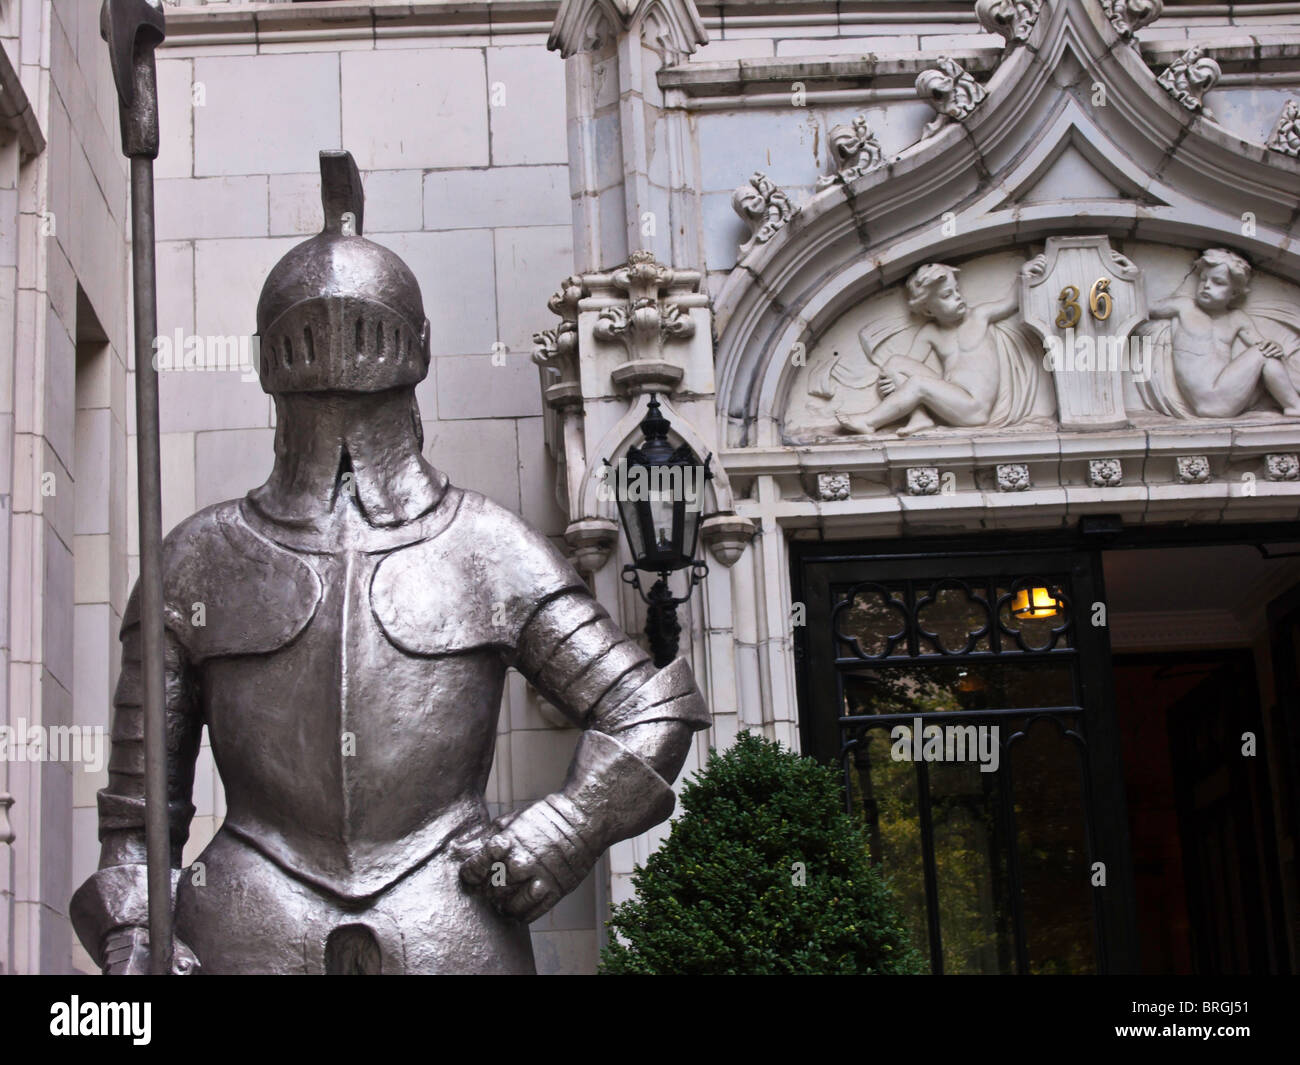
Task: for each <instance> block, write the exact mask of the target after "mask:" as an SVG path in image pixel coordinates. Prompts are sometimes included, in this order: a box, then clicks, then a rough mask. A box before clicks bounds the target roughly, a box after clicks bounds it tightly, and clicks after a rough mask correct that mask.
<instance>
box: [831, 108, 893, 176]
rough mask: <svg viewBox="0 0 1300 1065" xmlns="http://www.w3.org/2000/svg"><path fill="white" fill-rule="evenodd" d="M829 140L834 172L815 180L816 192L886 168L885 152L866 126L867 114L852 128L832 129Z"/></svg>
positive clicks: (860, 117)
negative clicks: (883, 167)
mask: <svg viewBox="0 0 1300 1065" xmlns="http://www.w3.org/2000/svg"><path fill="white" fill-rule="evenodd" d="M829 141H830V146H831V152H832V154H833V155H834V166H835V172H834V173H833V174H827V175H826V176H825V177H821V178H818V179H817V188H818V189H819V190H820V189H825V188H829V187H830V186H831V185H837V184H838V185H843V184H847V183H848V182H850V181H855V180H856V179H858V178H860V177H862V175H863V174H870V173H871V172H872V171H873V170H879V169H880V168H881V167H882V166H884V165H885V153H884V152H883V151H882V150H881V147H880V142H879V141H878V140H876V135H875V134H874V133H872V132H871V127H870V126H869V125H867V116H866V115H858V116H856V117H855V118H854V119H853V122H852V124H851V125H847V126H845V125H838V126H832V127H831V131H830V135H829Z"/></svg>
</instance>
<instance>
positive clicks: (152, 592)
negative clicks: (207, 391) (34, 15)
mask: <svg viewBox="0 0 1300 1065" xmlns="http://www.w3.org/2000/svg"><path fill="white" fill-rule="evenodd" d="M100 32H101V33H102V35H103V37H104V39H105V40H106V41H107V42H108V48H109V57H110V60H111V62H112V67H113V75H114V80H115V82H116V85H117V92H118V103H119V107H120V112H121V119H122V153H123V154H124V155H126V156H127V157H128V158H129V159H130V160H131V268H132V270H131V272H132V282H133V290H134V307H135V423H136V460H137V461H136V469H137V473H138V489H139V502H140V587H139V601H140V651H141V669H142V676H141V689H142V691H141V697H142V701H143V706H144V777H145V779H144V802H145V849H146V854H147V859H146V860H147V862H148V883H149V954H150V968H151V970H152V971H153V972H154V973H156V974H165V973H170V972H171V968H172V891H171V840H170V825H169V818H168V802H167V800H168V795H167V721H166V717H165V714H164V705H163V698H164V685H165V676H164V659H163V654H164V643H163V640H164V636H163V590H162V472H161V465H160V456H159V442H158V370H157V367H156V366H155V365H154V361H153V353H154V340H155V338H156V336H157V334H158V301H157V289H156V286H157V274H156V271H155V266H154V209H153V161H154V159H155V158H156V157H157V155H158V78H157V70H156V67H155V64H154V49H155V48H156V47H157V46H158V45H159V44H160V43H161V42H162V39H163V37H164V35H165V33H166V30H165V26H164V22H163V14H162V7H161V5H160V4H158V3H155V2H150V0H104V7H103V10H102V12H101V14H100Z"/></svg>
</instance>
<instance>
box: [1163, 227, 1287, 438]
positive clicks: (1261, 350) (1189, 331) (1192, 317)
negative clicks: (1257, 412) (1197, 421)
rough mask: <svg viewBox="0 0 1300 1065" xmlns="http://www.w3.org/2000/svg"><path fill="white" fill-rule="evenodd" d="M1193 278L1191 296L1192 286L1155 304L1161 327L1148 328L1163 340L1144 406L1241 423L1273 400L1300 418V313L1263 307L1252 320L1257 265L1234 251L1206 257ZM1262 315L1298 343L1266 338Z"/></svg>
mask: <svg viewBox="0 0 1300 1065" xmlns="http://www.w3.org/2000/svg"><path fill="white" fill-rule="evenodd" d="M1192 277H1194V287H1192V288H1191V291H1190V292H1186V291H1183V289H1184V288H1187V287H1189V286H1186V285H1184V286H1182V287H1180V289H1179V290H1178V291H1176V292H1174V293H1173V294H1172V295H1170V296H1169V297H1168V298H1167V299H1165V300H1164V301H1163V302H1160V303H1155V304H1152V306H1151V308H1150V311H1149V313H1150V315H1151V318H1152V319H1156V320H1157V321H1153V322H1149V323H1147V324H1146V325H1145V326H1142V327H1140V331H1141V332H1143V333H1146V334H1147V335H1150V336H1152V337H1153V339H1154V341H1155V359H1154V368H1153V373H1152V375H1151V379H1150V381H1147V382H1140V383H1139V384H1138V392H1139V394H1140V395H1141V396H1142V399H1143V401H1144V402H1145V403H1146V404H1147V406H1149V407H1150V408H1151V409H1152V410H1155V411H1158V412H1159V413H1161V414H1167V415H1169V416H1171V417H1176V418H1233V417H1236V416H1237V415H1239V414H1241V413H1242V412H1243V411H1245V410H1247V409H1248V408H1250V407H1253V406H1255V405H1256V404H1258V403H1259V402H1260V401H1261V400H1264V399H1265V397H1271V399H1272V400H1273V401H1274V402H1275V403H1276V404H1277V406H1279V407H1280V408H1281V409H1282V413H1283V414H1285V415H1287V416H1288V417H1300V393H1298V392H1297V390H1296V385H1295V380H1294V378H1293V375H1292V370H1291V366H1292V365H1293V364H1294V362H1295V356H1296V353H1297V351H1300V318H1298V317H1297V311H1296V308H1295V307H1286V306H1273V305H1270V304H1267V303H1265V302H1263V301H1255V302H1254V304H1253V306H1252V313H1247V312H1246V310H1244V309H1243V307H1242V304H1243V303H1244V302H1245V300H1246V297H1247V295H1248V293H1249V291H1250V280H1251V268H1250V264H1249V263H1247V262H1246V260H1245V259H1243V258H1242V257H1241V256H1240V255H1237V254H1236V253H1235V252H1232V251H1228V250H1227V249H1226V248H1210V249H1209V250H1208V251H1206V252H1204V253H1202V255H1201V256H1200V258H1198V259H1197V260H1196V262H1195V263H1194V264H1193V265H1192V275H1191V277H1189V280H1191V279H1192ZM1254 315H1259V316H1261V317H1263V318H1265V319H1268V320H1271V321H1272V322H1273V323H1275V324H1278V325H1282V326H1284V327H1285V328H1286V330H1287V331H1289V332H1290V334H1291V342H1290V343H1289V344H1284V343H1283V342H1280V341H1279V340H1277V339H1273V338H1271V337H1267V336H1265V335H1264V334H1262V333H1261V332H1260V329H1259V326H1258V324H1257V322H1256V320H1255V317H1254ZM1298 369H1300V368H1298Z"/></svg>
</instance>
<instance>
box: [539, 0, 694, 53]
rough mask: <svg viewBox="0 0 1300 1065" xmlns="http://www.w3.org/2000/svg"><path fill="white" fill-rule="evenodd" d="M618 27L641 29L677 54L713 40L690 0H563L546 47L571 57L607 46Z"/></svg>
mask: <svg viewBox="0 0 1300 1065" xmlns="http://www.w3.org/2000/svg"><path fill="white" fill-rule="evenodd" d="M602 23H604V25H605V26H606V27H607V29H606V30H602V29H601V25H602ZM614 29H619V30H634V31H637V32H639V33H640V34H641V35H642V38H643V39H644V40H645V43H646V45H647V46H648V47H650V48H653V49H655V50H656V51H659V52H663V53H671V54H672V55H673V56H676V57H681V56H687V55H690V54H692V53H693V52H694V51H695V50H696V49H697V48H698V47H699V46H700V45H702V44H706V43H707V42H708V39H709V35H708V33H707V32H706V31H705V29H704V23H702V22H701V21H700V16H699V13H698V12H697V11H696V10H695V5H694V4H693V3H691V2H689V0H562V3H561V4H560V10H559V12H558V13H557V14H556V16H555V24H554V26H552V28H551V35H550V37H549V39H548V40H547V42H546V46H547V47H548V48H550V49H551V50H552V51H558V52H559V53H560V55H561V56H562V57H563V58H564V59H568V58H569V57H570V56H572V55H576V54H578V53H579V52H588V51H593V50H595V49H597V48H601V47H603V46H604V45H605V44H606V43H608V41H607V40H606V38H607V37H608V35H609V31H610V30H614Z"/></svg>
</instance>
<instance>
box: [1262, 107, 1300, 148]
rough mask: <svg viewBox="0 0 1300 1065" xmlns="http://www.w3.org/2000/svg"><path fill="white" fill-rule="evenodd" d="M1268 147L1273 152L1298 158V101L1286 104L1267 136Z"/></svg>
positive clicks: (1299, 132)
mask: <svg viewBox="0 0 1300 1065" xmlns="http://www.w3.org/2000/svg"><path fill="white" fill-rule="evenodd" d="M1268 146H1269V147H1270V148H1272V149H1273V151H1275V152H1282V153H1283V154H1284V155H1292V156H1296V157H1300V100H1288V101H1287V102H1286V106H1285V107H1283V108H1282V114H1281V115H1279V116H1278V120H1277V125H1276V126H1274V127H1273V132H1272V133H1270V134H1269V136H1268Z"/></svg>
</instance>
